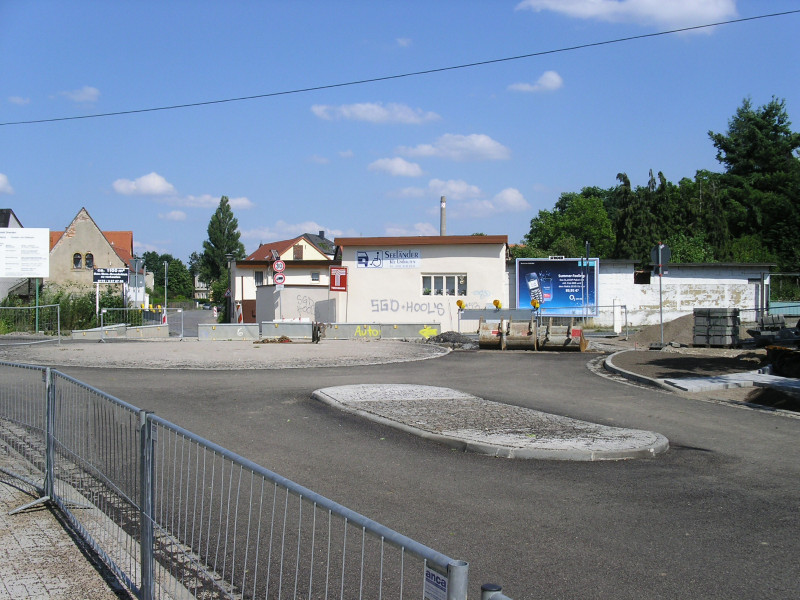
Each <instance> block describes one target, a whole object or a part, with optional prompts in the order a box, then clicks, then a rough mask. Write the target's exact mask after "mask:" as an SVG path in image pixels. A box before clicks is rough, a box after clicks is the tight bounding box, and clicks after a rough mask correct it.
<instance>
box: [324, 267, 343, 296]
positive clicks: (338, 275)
mask: <svg viewBox="0 0 800 600" xmlns="http://www.w3.org/2000/svg"><path fill="white" fill-rule="evenodd" d="M328 289H330V291H332V292H346V291H347V267H331V279H330V286H329V288H328Z"/></svg>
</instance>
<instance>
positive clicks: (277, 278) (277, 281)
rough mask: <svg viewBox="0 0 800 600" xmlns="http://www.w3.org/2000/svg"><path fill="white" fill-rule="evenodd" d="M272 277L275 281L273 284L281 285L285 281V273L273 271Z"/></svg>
mask: <svg viewBox="0 0 800 600" xmlns="http://www.w3.org/2000/svg"><path fill="white" fill-rule="evenodd" d="M272 279H273V280H274V281H275V285H282V284H284V283H286V275H284V274H283V273H275V276H274V277H273V278H272Z"/></svg>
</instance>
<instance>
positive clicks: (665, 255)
mask: <svg viewBox="0 0 800 600" xmlns="http://www.w3.org/2000/svg"><path fill="white" fill-rule="evenodd" d="M670 258H672V250H670V249H669V246H667V245H666V244H662V243H661V242H658V245H656V246H653V249H652V250H650V261H651V262H652V263H653V264H654V265H655V271H656V274H657V275H658V317H659V320H660V321H661V347H662V348H663V347H664V301H663V295H662V284H661V277H662V275H663V274H664V265H665V264H667V263H668V262H669V259H670Z"/></svg>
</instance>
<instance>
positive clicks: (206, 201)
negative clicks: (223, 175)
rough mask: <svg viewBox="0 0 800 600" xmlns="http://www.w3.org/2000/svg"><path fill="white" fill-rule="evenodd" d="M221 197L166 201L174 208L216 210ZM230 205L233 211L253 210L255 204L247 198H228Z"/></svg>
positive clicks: (204, 195)
mask: <svg viewBox="0 0 800 600" xmlns="http://www.w3.org/2000/svg"><path fill="white" fill-rule="evenodd" d="M219 200H220V196H212V195H211V194H203V195H202V196H192V195H188V196H175V197H173V198H167V199H166V200H165V201H166V203H167V204H171V205H172V206H184V207H187V208H214V209H216V208H217V207H218V206H219ZM228 204H230V207H231V208H232V209H243V210H246V209H248V208H253V207H254V206H255V204H253V202H251V201H250V200H249V199H248V198H246V197H240V198H228Z"/></svg>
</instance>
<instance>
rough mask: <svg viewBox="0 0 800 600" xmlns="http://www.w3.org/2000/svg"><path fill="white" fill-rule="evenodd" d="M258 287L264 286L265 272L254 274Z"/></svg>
mask: <svg viewBox="0 0 800 600" xmlns="http://www.w3.org/2000/svg"><path fill="white" fill-rule="evenodd" d="M254 275H255V279H256V285H264V271H256V272H255V273H254Z"/></svg>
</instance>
